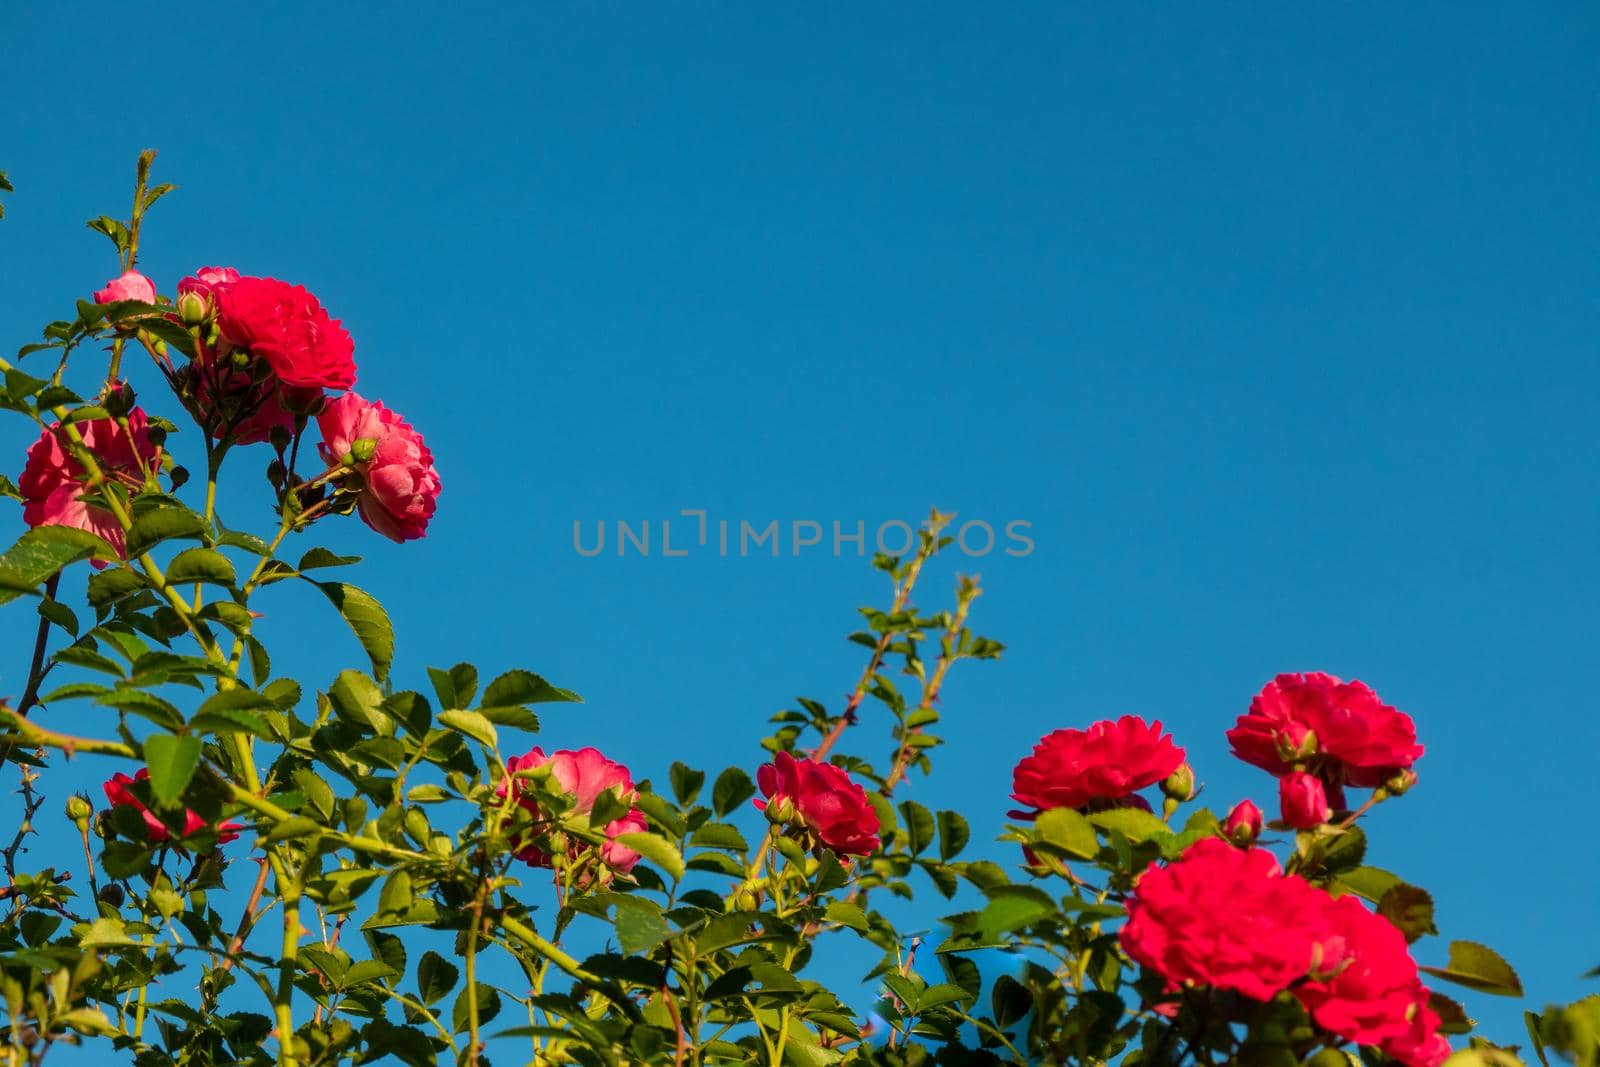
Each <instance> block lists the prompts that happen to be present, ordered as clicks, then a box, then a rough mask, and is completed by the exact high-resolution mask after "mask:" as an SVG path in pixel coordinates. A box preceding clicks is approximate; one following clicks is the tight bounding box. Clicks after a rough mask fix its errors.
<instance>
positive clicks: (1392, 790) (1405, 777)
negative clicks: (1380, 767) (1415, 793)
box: [1383, 767, 1417, 797]
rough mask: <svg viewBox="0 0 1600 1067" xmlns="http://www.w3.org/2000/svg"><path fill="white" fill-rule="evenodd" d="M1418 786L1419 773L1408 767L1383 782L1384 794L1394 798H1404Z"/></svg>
mask: <svg viewBox="0 0 1600 1067" xmlns="http://www.w3.org/2000/svg"><path fill="white" fill-rule="evenodd" d="M1416 784H1417V772H1416V771H1414V770H1412V769H1411V768H1409V767H1407V768H1405V769H1403V770H1398V771H1395V772H1394V773H1393V774H1391V775H1390V776H1389V777H1387V778H1385V779H1384V780H1383V789H1384V792H1386V793H1388V794H1389V795H1390V796H1392V797H1403V796H1405V795H1406V793H1408V792H1409V791H1410V790H1411V787H1412V786H1414V785H1416Z"/></svg>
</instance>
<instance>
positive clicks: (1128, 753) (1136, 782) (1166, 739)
mask: <svg viewBox="0 0 1600 1067" xmlns="http://www.w3.org/2000/svg"><path fill="white" fill-rule="evenodd" d="M1183 758H1184V753H1183V749H1181V748H1179V747H1178V746H1177V745H1174V744H1173V743H1172V737H1171V735H1163V734H1162V732H1161V723H1160V722H1159V721H1158V722H1155V723H1151V724H1149V725H1146V724H1145V721H1144V720H1143V719H1141V718H1139V717H1138V716H1137V715H1124V716H1123V717H1122V718H1120V719H1118V720H1116V721H1115V722H1110V721H1107V722H1097V723H1095V724H1094V725H1093V726H1091V727H1089V729H1087V730H1057V731H1055V732H1054V733H1052V734H1047V735H1045V737H1044V738H1042V739H1041V740H1040V741H1039V743H1038V744H1037V745H1034V746H1033V755H1031V756H1028V757H1026V758H1024V759H1023V760H1022V762H1021V763H1018V764H1017V767H1016V770H1015V771H1013V772H1012V789H1013V792H1012V794H1011V799H1013V800H1015V801H1016V802H1017V803H1019V804H1025V805H1027V806H1028V807H1031V808H1036V809H1038V811H1047V810H1049V809H1050V808H1082V807H1085V806H1087V805H1089V804H1094V803H1097V802H1098V803H1105V802H1117V801H1122V800H1125V799H1127V798H1129V797H1130V796H1131V795H1132V794H1133V793H1134V792H1136V791H1137V790H1140V789H1143V788H1145V787H1146V786H1149V785H1154V784H1155V783H1156V782H1159V781H1161V780H1162V779H1163V778H1165V777H1167V775H1169V774H1171V773H1172V772H1173V771H1175V770H1177V769H1178V768H1179V767H1180V766H1181V765H1182V764H1183ZM1037 813H1038V812H1037V811H1035V812H1013V815H1014V816H1015V817H1017V818H1032V817H1033V816H1034V815H1036V814H1037Z"/></svg>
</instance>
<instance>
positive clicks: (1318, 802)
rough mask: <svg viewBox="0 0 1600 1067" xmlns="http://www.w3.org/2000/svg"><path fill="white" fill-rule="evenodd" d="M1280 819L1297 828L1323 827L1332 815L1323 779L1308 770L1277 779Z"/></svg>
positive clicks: (1292, 772) (1293, 772)
mask: <svg viewBox="0 0 1600 1067" xmlns="http://www.w3.org/2000/svg"><path fill="white" fill-rule="evenodd" d="M1278 803H1279V805H1280V807H1281V812H1280V814H1279V818H1281V819H1282V820H1283V822H1284V824H1285V825H1287V826H1289V827H1292V828H1293V829H1296V830H1310V829H1313V828H1315V827H1318V826H1321V825H1322V824H1323V823H1325V822H1327V821H1328V820H1329V819H1330V818H1331V817H1332V816H1333V809H1332V808H1330V807H1328V792H1327V789H1326V787H1324V786H1323V784H1322V779H1320V778H1318V777H1317V776H1316V775H1314V774H1307V773H1306V772H1305V771H1291V772H1290V773H1288V774H1286V775H1284V776H1283V778H1281V779H1280V780H1279V782H1278Z"/></svg>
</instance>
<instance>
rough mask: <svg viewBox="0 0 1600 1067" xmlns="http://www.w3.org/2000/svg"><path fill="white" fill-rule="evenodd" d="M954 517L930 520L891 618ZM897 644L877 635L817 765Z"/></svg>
mask: <svg viewBox="0 0 1600 1067" xmlns="http://www.w3.org/2000/svg"><path fill="white" fill-rule="evenodd" d="M954 517H955V516H953V515H941V514H939V512H937V511H935V512H934V513H933V514H932V516H930V517H929V519H928V523H927V527H926V529H924V530H923V532H922V536H921V543H920V544H919V545H918V547H917V552H916V555H914V556H912V557H911V562H910V563H908V564H907V565H906V572H905V577H903V578H902V579H901V580H900V581H899V582H897V583H896V584H895V587H894V599H893V601H892V602H891V604H890V607H889V614H890V615H895V614H898V613H900V612H902V611H904V610H905V609H906V605H907V604H908V603H909V602H910V599H911V590H912V589H913V588H914V587H915V586H916V584H917V577H918V575H920V574H921V573H922V565H923V564H924V563H926V562H928V560H929V559H931V558H932V557H933V554H934V553H935V552H938V551H939V534H940V532H941V531H943V529H944V528H945V526H947V525H948V524H949V522H950V520H951V519H952V518H954ZM893 640H894V633H893V631H887V632H885V633H882V634H879V635H878V643H877V644H876V645H875V646H873V649H872V657H871V658H870V659H868V660H867V666H866V669H865V670H863V671H862V672H861V678H860V680H858V681H857V682H856V686H855V688H854V689H853V690H851V692H850V697H849V699H848V700H847V701H846V702H845V706H844V711H842V712H840V714H839V717H838V718H836V719H835V720H834V721H833V725H832V726H831V727H829V729H828V733H827V736H825V737H824V738H823V739H822V743H821V744H820V745H818V746H817V747H816V749H815V750H814V751H813V752H812V753H811V758H812V759H813V760H816V761H817V762H819V763H820V762H822V760H824V759H826V758H827V756H828V753H829V752H831V751H832V750H833V746H834V745H835V744H836V743H837V742H838V740H839V737H840V735H842V734H843V733H844V731H845V729H846V727H848V726H850V725H851V724H852V723H854V722H855V721H856V711H857V709H858V708H860V707H861V701H862V700H864V699H865V698H866V695H867V692H868V690H870V689H871V688H872V680H873V679H874V678H876V677H877V675H878V670H879V668H881V667H882V666H883V657H884V655H885V654H887V653H888V651H889V645H890V644H891V643H892V642H893Z"/></svg>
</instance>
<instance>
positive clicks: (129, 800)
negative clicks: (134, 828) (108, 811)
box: [102, 767, 244, 845]
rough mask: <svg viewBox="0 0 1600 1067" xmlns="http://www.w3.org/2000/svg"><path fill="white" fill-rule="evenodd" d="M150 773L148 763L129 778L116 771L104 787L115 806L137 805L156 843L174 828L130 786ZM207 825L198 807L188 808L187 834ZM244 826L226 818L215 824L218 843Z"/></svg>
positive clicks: (150, 835) (234, 834) (223, 843)
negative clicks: (159, 816)
mask: <svg viewBox="0 0 1600 1067" xmlns="http://www.w3.org/2000/svg"><path fill="white" fill-rule="evenodd" d="M149 777H150V769H149V768H148V767H140V768H139V771H138V773H137V774H135V775H134V776H133V777H132V778H129V777H128V776H127V775H126V774H123V773H121V772H120V771H119V772H118V773H116V774H113V775H112V776H111V778H110V780H108V781H107V782H106V783H105V785H104V786H103V787H102V788H104V789H105V791H106V799H107V800H109V801H110V802H111V806H112V807H114V808H120V807H131V808H137V809H138V811H139V814H140V815H141V816H143V817H144V826H145V833H146V836H147V838H148V840H149V842H150V843H151V844H152V845H159V844H163V843H164V842H166V841H168V840H170V839H171V837H172V832H171V831H170V830H168V829H167V826H166V824H165V823H163V822H162V821H161V820H160V819H158V818H156V816H155V814H154V813H153V812H152V811H151V810H150V809H149V808H147V807H145V806H144V804H143V803H141V802H140V800H139V798H138V797H136V796H134V795H133V790H132V789H130V788H128V787H129V786H131V785H133V784H134V783H135V782H142V781H144V780H146V779H147V778H149ZM206 828H207V827H206V821H205V819H203V818H201V817H200V813H199V812H197V811H195V810H194V809H193V808H185V809H184V813H183V836H184V837H189V836H191V835H193V834H196V833H199V832H200V831H201V830H204V829H206ZM242 829H244V827H243V826H241V825H240V824H238V823H236V822H234V821H233V820H231V819H230V820H228V821H226V822H223V823H219V824H218V825H217V826H216V827H215V830H216V835H217V843H218V844H219V845H226V844H227V843H228V842H229V841H232V840H233V839H234V838H236V837H238V836H239V831H240V830H242Z"/></svg>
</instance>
